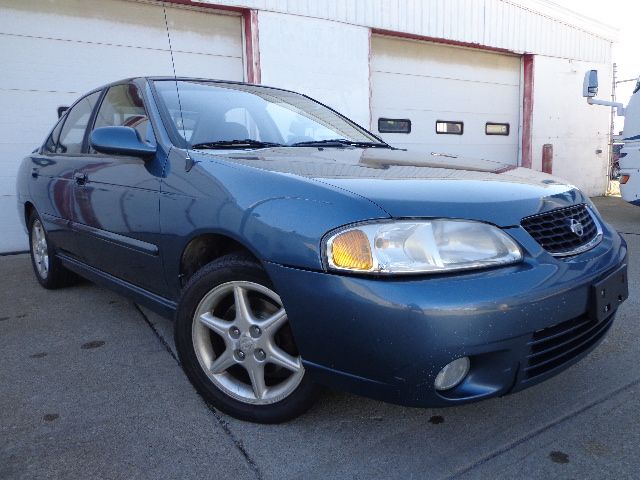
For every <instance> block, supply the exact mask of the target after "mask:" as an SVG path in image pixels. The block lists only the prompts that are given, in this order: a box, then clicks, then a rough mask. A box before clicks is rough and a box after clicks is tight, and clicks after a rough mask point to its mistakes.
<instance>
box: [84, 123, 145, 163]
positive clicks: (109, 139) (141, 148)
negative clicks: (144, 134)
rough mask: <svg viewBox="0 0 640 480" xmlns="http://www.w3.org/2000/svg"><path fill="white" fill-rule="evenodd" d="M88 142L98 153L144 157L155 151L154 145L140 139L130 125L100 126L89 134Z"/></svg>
mask: <svg viewBox="0 0 640 480" xmlns="http://www.w3.org/2000/svg"><path fill="white" fill-rule="evenodd" d="M89 143H90V144H91V146H92V147H93V148H94V149H95V150H96V151H97V152H100V153H106V154H109V155H127V156H130V157H141V158H146V157H150V156H151V155H154V154H155V153H156V147H153V146H151V145H149V144H148V143H144V142H143V141H142V140H140V135H138V132H137V131H136V130H135V129H134V128H131V127H100V128H96V129H95V130H94V131H93V132H91V135H90V136H89Z"/></svg>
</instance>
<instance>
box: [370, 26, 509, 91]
mask: <svg viewBox="0 0 640 480" xmlns="http://www.w3.org/2000/svg"><path fill="white" fill-rule="evenodd" d="M371 46H372V51H373V52H375V54H374V56H373V57H372V59H371V68H372V70H373V71H375V72H395V73H403V74H408V75H416V76H427V77H441V78H454V79H464V80H471V81H485V80H486V79H487V78H488V77H489V78H491V80H492V81H493V82H495V83H501V84H505V85H519V83H520V58H519V57H515V56H508V55H497V54H495V53H489V52H483V51H480V50H471V49H465V48H455V47H451V46H444V45H436V44H428V43H424V42H412V41H408V40H402V39H394V38H389V37H378V36H374V37H372V41H371Z"/></svg>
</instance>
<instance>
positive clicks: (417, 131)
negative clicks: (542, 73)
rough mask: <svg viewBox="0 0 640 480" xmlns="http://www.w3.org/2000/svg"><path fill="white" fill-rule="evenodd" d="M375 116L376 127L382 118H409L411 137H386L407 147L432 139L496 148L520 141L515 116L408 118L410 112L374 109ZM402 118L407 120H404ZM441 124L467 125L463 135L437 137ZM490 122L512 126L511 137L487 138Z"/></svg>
mask: <svg viewBox="0 0 640 480" xmlns="http://www.w3.org/2000/svg"><path fill="white" fill-rule="evenodd" d="M372 113H373V117H374V122H375V123H376V126H377V121H378V118H409V119H410V120H411V134H410V135H407V134H404V133H388V134H385V135H386V137H385V138H387V139H389V140H391V139H394V140H396V141H402V142H403V143H423V142H424V141H425V138H428V141H429V143H433V142H450V143H461V141H462V140H463V137H464V143H473V144H478V145H483V144H484V145H486V144H487V142H488V141H490V142H491V144H492V145H515V144H516V143H517V140H518V123H517V122H518V118H517V117H515V116H512V115H505V116H499V117H497V116H496V117H492V118H490V119H487V116H486V115H485V114H483V113H479V114H466V115H464V119H462V117H463V115H459V114H456V113H446V112H444V113H443V112H431V111H424V112H420V111H413V112H411V113H410V114H409V115H406V113H407V112H406V111H404V110H375V109H374V110H372ZM402 115H405V116H404V117H402ZM437 121H450V122H453V121H462V122H463V125H464V126H463V135H451V134H449V135H447V134H440V135H437V134H435V130H436V122H437ZM487 122H495V123H508V124H509V128H510V132H509V135H493V136H491V138H487V134H486V133H485V125H486V123H487Z"/></svg>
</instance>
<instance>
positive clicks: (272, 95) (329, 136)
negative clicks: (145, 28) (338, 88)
mask: <svg viewBox="0 0 640 480" xmlns="http://www.w3.org/2000/svg"><path fill="white" fill-rule="evenodd" d="M154 86H155V88H156V90H157V92H158V94H159V96H160V98H161V99H162V102H163V103H164V107H165V109H166V111H167V112H168V114H169V117H170V118H171V124H172V125H171V127H172V128H173V129H174V133H176V134H177V135H178V136H180V137H181V138H182V139H183V140H184V141H185V143H186V144H187V148H192V147H194V146H195V147H196V148H198V147H201V148H207V146H211V145H219V144H221V143H223V144H224V143H228V144H229V146H232V145H238V143H239V141H241V140H242V141H248V142H241V143H245V144H246V145H245V146H247V147H249V148H257V147H259V146H261V144H262V146H277V145H285V146H292V145H295V144H305V143H307V144H308V143H311V144H312V143H313V142H323V141H324V142H326V141H327V140H340V141H344V140H346V141H351V142H355V143H362V144H368V143H372V144H376V145H385V144H383V143H381V142H380V141H379V140H378V139H377V138H375V137H374V136H373V135H371V134H370V133H369V132H367V131H366V130H364V129H362V128H360V127H358V126H357V125H356V124H354V123H352V122H350V121H348V120H347V119H345V118H343V117H341V116H340V115H338V114H336V113H335V112H334V111H332V110H330V109H329V108H327V107H325V106H323V105H321V104H320V103H318V102H315V101H313V100H311V99H309V98H307V97H305V96H303V95H300V94H297V93H293V92H286V91H282V90H277V89H274V88H267V87H258V86H255V85H241V84H233V83H221V82H220V83H219V82H206V81H191V80H178V81H177V82H176V81H173V80H156V81H154ZM176 87H177V88H176ZM178 93H179V96H178ZM234 141H235V144H234Z"/></svg>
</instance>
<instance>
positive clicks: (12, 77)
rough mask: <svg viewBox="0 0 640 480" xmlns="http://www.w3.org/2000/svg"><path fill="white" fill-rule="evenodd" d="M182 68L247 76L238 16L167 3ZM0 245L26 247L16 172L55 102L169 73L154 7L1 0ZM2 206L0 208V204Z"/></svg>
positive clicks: (96, 0) (50, 119)
mask: <svg viewBox="0 0 640 480" xmlns="http://www.w3.org/2000/svg"><path fill="white" fill-rule="evenodd" d="M167 19H168V22H169V28H170V31H171V38H172V42H173V47H174V53H175V63H176V68H177V73H178V74H179V75H185V76H187V75H193V76H200V77H214V78H220V79H226V80H242V79H243V78H244V66H243V46H242V42H243V40H242V21H241V17H240V16H237V15H226V14H225V15H218V14H216V13H215V11H213V10H210V9H209V10H204V9H198V10H194V9H190V8H186V7H185V8H182V7H181V8H174V7H171V8H167ZM0 42H2V48H1V49H0V64H1V65H2V67H3V68H2V75H0V105H2V108H3V115H2V116H0V169H1V170H0V172H1V173H0V200H2V201H3V202H4V203H3V208H4V205H5V204H7V205H9V207H7V208H10V210H9V211H10V212H11V215H4V216H3V215H0V229H1V230H2V232H3V235H2V236H0V252H2V251H8V250H11V249H19V248H23V247H24V245H25V242H24V235H23V233H22V231H21V227H20V226H19V223H18V222H17V220H16V218H17V217H16V215H17V214H15V211H16V207H15V196H14V193H15V174H16V173H17V168H18V165H19V164H20V161H21V160H22V158H24V156H25V155H27V154H28V153H29V152H31V151H32V150H33V149H34V148H35V147H37V146H39V145H41V144H42V142H43V141H44V138H45V136H46V135H47V133H48V132H49V131H50V130H51V128H52V127H53V125H54V123H55V122H56V120H57V112H56V111H57V108H58V107H59V106H62V105H70V104H71V103H73V101H75V100H76V99H77V98H78V97H80V95H82V94H84V93H86V92H87V91H89V90H91V89H93V88H96V87H99V86H101V85H104V84H106V83H109V82H112V81H115V80H120V79H122V78H128V77H133V76H148V75H167V76H171V75H173V67H172V61H171V53H170V51H169V43H168V40H167V31H166V26H165V22H164V12H163V9H162V7H161V6H159V5H158V4H151V3H138V2H132V1H119V0H109V1H101V0H56V1H48V0H34V1H29V2H25V1H23V0H2V1H1V3H0ZM0 211H2V209H0Z"/></svg>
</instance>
